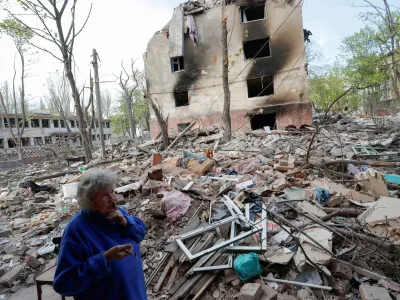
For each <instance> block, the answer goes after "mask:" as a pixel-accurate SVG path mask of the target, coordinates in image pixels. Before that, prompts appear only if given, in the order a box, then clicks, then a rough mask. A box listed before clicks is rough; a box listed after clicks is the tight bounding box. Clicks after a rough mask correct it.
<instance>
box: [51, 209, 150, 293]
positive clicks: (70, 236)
mask: <svg viewBox="0 0 400 300" xmlns="http://www.w3.org/2000/svg"><path fill="white" fill-rule="evenodd" d="M118 209H119V210H120V211H121V212H122V214H123V215H124V216H125V218H126V219H127V221H128V226H127V227H126V228H124V227H122V226H120V225H118V224H116V223H115V222H113V221H110V220H107V219H106V218H105V216H104V215H102V214H99V213H96V212H86V211H81V212H79V213H78V214H77V215H76V216H75V217H74V218H73V219H72V220H71V222H70V223H69V224H68V225H67V227H66V229H65V231H64V235H63V237H62V240H61V248H60V254H59V257H58V265H57V269H56V274H55V277H54V283H53V287H54V290H55V291H56V292H57V293H59V294H61V295H63V296H73V297H74V299H75V300H80V299H82V300H83V299H85V300H91V299H93V300H95V299H96V300H99V299H124V300H146V299H147V295H146V285H145V281H144V273H143V267H142V259H141V256H140V247H139V243H140V242H141V241H142V240H143V239H144V236H145V234H146V226H145V224H144V223H143V221H142V220H140V219H139V218H136V217H131V216H129V214H128V213H127V212H126V211H124V210H123V209H121V208H118ZM128 243H130V244H132V246H133V253H134V254H135V255H133V256H128V257H127V258H125V259H123V260H112V261H108V262H107V261H106V259H105V257H104V252H106V251H107V250H108V249H110V248H112V247H114V246H118V245H124V244H128Z"/></svg>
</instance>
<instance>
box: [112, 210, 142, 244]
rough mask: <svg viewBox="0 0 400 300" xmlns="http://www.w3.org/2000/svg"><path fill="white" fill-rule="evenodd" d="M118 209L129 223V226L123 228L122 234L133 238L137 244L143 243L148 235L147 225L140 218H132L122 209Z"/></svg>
mask: <svg viewBox="0 0 400 300" xmlns="http://www.w3.org/2000/svg"><path fill="white" fill-rule="evenodd" d="M118 209H119V211H120V212H121V213H122V214H123V216H124V217H125V218H126V220H127V221H128V226H127V227H126V228H123V230H122V234H123V235H124V236H128V237H130V238H132V239H133V240H134V241H135V242H136V243H138V244H139V243H140V242H141V241H143V239H144V236H145V235H146V225H145V224H144V222H143V221H142V220H140V219H139V218H137V217H132V216H130V215H129V214H128V212H127V211H125V210H123V209H122V208H118Z"/></svg>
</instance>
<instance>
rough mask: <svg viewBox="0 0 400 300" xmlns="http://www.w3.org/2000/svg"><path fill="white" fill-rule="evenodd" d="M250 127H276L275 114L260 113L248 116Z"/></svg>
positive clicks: (255, 128)
mask: <svg viewBox="0 0 400 300" xmlns="http://www.w3.org/2000/svg"><path fill="white" fill-rule="evenodd" d="M250 118H251V119H250V123H251V129H252V130H257V129H264V127H266V126H269V128H270V129H275V128H276V114H275V113H273V114H261V115H254V116H251V117H250Z"/></svg>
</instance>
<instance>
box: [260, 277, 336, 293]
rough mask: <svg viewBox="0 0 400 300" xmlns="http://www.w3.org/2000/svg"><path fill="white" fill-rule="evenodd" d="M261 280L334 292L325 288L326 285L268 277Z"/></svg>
mask: <svg viewBox="0 0 400 300" xmlns="http://www.w3.org/2000/svg"><path fill="white" fill-rule="evenodd" d="M261 278H262V279H263V280H265V281H270V282H280V283H291V284H294V285H301V286H308V287H310V288H314V289H321V290H327V291H330V290H332V288H331V287H329V286H324V285H316V284H311V283H304V282H298V281H290V280H283V279H275V278H267V277H261Z"/></svg>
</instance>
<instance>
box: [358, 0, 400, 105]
mask: <svg viewBox="0 0 400 300" xmlns="http://www.w3.org/2000/svg"><path fill="white" fill-rule="evenodd" d="M363 1H364V2H365V3H366V4H367V6H368V7H370V8H372V9H373V12H372V13H371V12H368V13H363V14H361V15H362V17H363V19H364V20H366V21H369V22H371V23H373V24H374V25H375V26H376V29H377V32H376V39H377V41H378V42H379V47H380V51H381V53H382V55H383V56H386V57H387V62H386V63H387V66H388V70H389V79H390V85H391V86H392V89H393V91H394V94H395V97H396V99H397V100H400V60H399V56H400V47H399V45H400V17H399V15H398V13H394V12H393V11H392V9H391V7H392V6H391V5H390V4H389V1H388V0H382V6H378V5H375V4H373V3H372V2H371V1H370V0H363Z"/></svg>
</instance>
